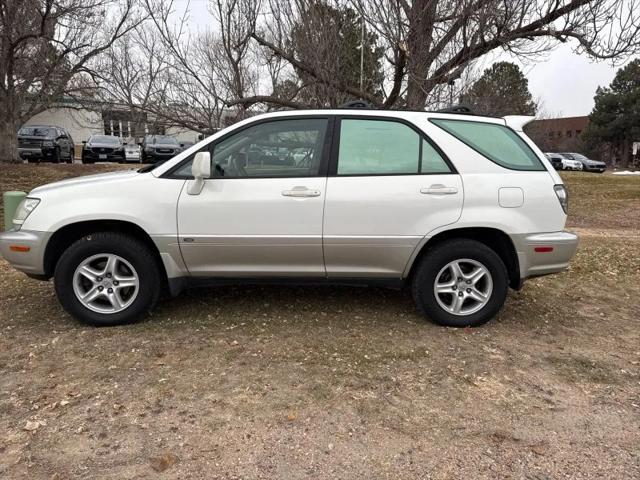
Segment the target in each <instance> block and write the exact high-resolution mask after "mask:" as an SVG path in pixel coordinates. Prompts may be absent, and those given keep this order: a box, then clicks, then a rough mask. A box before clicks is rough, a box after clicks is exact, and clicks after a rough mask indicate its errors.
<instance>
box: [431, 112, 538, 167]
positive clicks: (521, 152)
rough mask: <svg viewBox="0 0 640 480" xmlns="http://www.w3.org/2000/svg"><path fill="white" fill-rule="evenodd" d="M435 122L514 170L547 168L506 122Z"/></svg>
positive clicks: (482, 152) (470, 145) (477, 149)
mask: <svg viewBox="0 0 640 480" xmlns="http://www.w3.org/2000/svg"><path fill="white" fill-rule="evenodd" d="M431 121H432V122H433V123H434V124H436V125H438V126H439V127H440V128H442V129H443V130H445V131H447V132H448V133H450V134H451V135H453V136H454V137H456V138H457V139H458V140H460V141H462V142H463V143H465V144H467V145H468V146H469V147H471V148H473V149H474V150H476V151H477V152H478V153H480V154H482V155H484V156H485V157H487V158H488V159H489V160H491V161H492V162H494V163H497V164H498V165H501V166H503V167H506V168H509V169H512V170H544V169H545V168H544V166H543V165H542V162H540V160H539V159H538V157H537V156H536V154H535V153H534V152H533V150H531V148H530V147H529V145H527V144H526V143H525V141H524V140H523V139H522V138H520V136H519V135H518V134H517V133H516V132H514V131H513V130H511V129H510V128H507V127H506V126H504V125H498V124H494V123H483V122H470V121H466V120H445V119H432V120H431Z"/></svg>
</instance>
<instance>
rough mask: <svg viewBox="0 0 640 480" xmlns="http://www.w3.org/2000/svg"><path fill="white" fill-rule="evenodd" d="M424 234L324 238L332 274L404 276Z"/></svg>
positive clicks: (329, 274) (325, 254)
mask: <svg viewBox="0 0 640 480" xmlns="http://www.w3.org/2000/svg"><path fill="white" fill-rule="evenodd" d="M421 239H422V237H415V236H398V237H388V236H387V237H372V236H357V237H342V236H326V237H324V259H325V264H326V268H327V276H328V277H329V278H331V277H397V278H401V277H402V275H403V272H404V270H405V266H406V265H407V262H408V261H409V259H410V258H411V254H412V253H413V251H414V249H415V248H416V245H417V244H418V242H420V240H421Z"/></svg>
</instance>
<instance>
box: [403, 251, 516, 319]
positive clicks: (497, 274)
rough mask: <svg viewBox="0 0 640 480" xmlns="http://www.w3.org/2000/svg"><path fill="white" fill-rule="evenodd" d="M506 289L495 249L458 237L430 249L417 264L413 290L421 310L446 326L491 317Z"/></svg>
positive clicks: (496, 311)
mask: <svg viewBox="0 0 640 480" xmlns="http://www.w3.org/2000/svg"><path fill="white" fill-rule="evenodd" d="M507 291H508V273H507V269H506V267H505V265H504V263H503V262H502V260H501V259H500V257H499V256H498V254H497V253H496V252H494V251H493V250H492V249H490V248H489V247H487V246H486V245H485V244H483V243H480V242H477V241H475V240H467V239H459V240H450V241H448V242H445V243H441V244H439V245H437V246H435V247H434V248H433V249H431V250H429V251H428V252H427V253H426V255H425V256H424V257H423V258H422V260H421V261H420V264H419V265H418V266H417V270H416V272H415V275H414V277H413V285H412V292H413V297H414V300H415V302H416V306H417V307H418V310H419V311H420V313H422V314H423V315H424V316H426V317H428V318H429V319H430V320H432V321H433V322H435V323H437V324H439V325H444V326H448V327H475V326H478V325H482V324H483V323H486V322H487V321H489V320H490V319H492V318H493V317H494V316H495V315H496V314H497V313H498V311H499V310H500V308H502V305H503V304H504V302H505V300H506V297H507Z"/></svg>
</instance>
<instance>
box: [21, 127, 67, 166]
mask: <svg viewBox="0 0 640 480" xmlns="http://www.w3.org/2000/svg"><path fill="white" fill-rule="evenodd" d="M18 154H19V155H20V158H22V159H23V160H27V161H28V162H41V161H50V162H53V163H60V162H62V161H64V162H68V163H73V157H74V143H73V138H71V135H70V134H69V132H67V131H66V130H65V129H64V128H60V127H54V126H51V125H25V126H24V127H22V128H21V129H20V130H18Z"/></svg>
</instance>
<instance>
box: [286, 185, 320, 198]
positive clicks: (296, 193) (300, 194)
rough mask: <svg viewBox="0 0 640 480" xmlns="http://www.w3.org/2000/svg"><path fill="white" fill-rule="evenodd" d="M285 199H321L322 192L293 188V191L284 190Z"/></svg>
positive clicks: (305, 188)
mask: <svg viewBox="0 0 640 480" xmlns="http://www.w3.org/2000/svg"><path fill="white" fill-rule="evenodd" d="M282 196H283V197H296V198H304V197H319V196H320V190H312V189H310V188H307V187H293V188H292V189H291V190H283V191H282Z"/></svg>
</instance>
